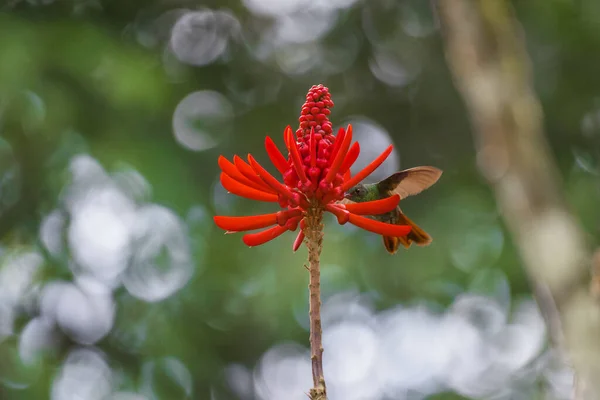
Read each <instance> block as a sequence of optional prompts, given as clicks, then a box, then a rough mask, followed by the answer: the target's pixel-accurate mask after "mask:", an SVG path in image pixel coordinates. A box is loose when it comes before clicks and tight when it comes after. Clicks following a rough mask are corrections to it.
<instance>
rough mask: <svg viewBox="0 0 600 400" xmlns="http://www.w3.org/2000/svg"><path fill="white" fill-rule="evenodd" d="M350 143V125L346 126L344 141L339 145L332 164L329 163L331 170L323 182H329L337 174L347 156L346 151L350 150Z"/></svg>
mask: <svg viewBox="0 0 600 400" xmlns="http://www.w3.org/2000/svg"><path fill="white" fill-rule="evenodd" d="M351 142H352V125H348V130H347V131H346V135H345V136H344V141H343V142H342V144H341V145H340V147H339V149H338V151H337V154H336V155H335V158H334V159H333V162H332V163H331V168H330V169H329V172H328V173H327V176H326V177H325V181H327V182H331V181H333V178H334V177H335V174H337V173H338V171H339V170H340V167H341V166H342V163H343V162H344V158H346V154H348V149H349V148H350V143H351Z"/></svg>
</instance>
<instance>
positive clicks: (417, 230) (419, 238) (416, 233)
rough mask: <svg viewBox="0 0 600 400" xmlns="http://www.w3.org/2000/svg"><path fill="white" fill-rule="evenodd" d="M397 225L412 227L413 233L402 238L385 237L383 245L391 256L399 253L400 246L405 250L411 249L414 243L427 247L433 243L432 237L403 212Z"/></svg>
mask: <svg viewBox="0 0 600 400" xmlns="http://www.w3.org/2000/svg"><path fill="white" fill-rule="evenodd" d="M395 224H396V225H410V226H411V228H412V229H411V231H410V233H409V234H408V235H406V236H400V237H392V236H384V237H383V244H384V246H385V249H386V250H387V251H388V253H390V254H394V253H395V252H396V251H398V247H399V246H400V244H402V246H404V247H405V248H409V247H410V245H411V244H412V243H413V242H414V243H415V244H416V245H417V246H427V245H428V244H429V243H431V240H432V239H431V236H429V235H428V234H427V232H425V231H424V230H423V229H421V227H420V226H419V225H417V224H415V223H414V222H413V221H412V220H411V219H410V218H408V217H407V216H406V215H404V214H403V213H402V212H400V213H399V215H398V219H397V220H396V221H395Z"/></svg>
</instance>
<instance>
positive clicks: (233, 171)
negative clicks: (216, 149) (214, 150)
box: [218, 156, 275, 193]
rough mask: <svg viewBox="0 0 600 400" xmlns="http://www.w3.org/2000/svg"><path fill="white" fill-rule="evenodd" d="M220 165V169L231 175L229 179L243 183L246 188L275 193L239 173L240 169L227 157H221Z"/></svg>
mask: <svg viewBox="0 0 600 400" xmlns="http://www.w3.org/2000/svg"><path fill="white" fill-rule="evenodd" d="M218 164H219V167H220V168H221V171H223V172H225V173H226V174H227V175H229V177H231V178H233V179H235V180H236V181H238V182H240V183H243V184H244V185H246V186H250V187H252V188H254V189H257V190H261V191H265V192H269V193H275V192H274V191H273V190H272V189H271V188H269V187H266V186H265V185H259V184H257V183H255V182H253V181H251V180H250V179H248V178H246V177H245V176H244V175H243V174H242V173H241V172H240V171H239V169H238V168H237V167H236V166H235V165H234V164H233V163H232V162H231V161H229V160H228V159H226V158H225V157H223V156H219V160H218Z"/></svg>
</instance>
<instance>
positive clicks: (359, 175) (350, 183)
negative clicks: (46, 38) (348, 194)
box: [342, 145, 394, 191]
mask: <svg viewBox="0 0 600 400" xmlns="http://www.w3.org/2000/svg"><path fill="white" fill-rule="evenodd" d="M393 148H394V146H392V145H390V146H389V147H388V148H387V149H385V151H384V152H383V153H381V154H380V155H379V157H377V158H376V159H375V160H373V161H372V162H371V163H370V164H369V165H367V166H366V167H365V168H363V170H362V171H360V172H359V173H357V174H356V175H354V176H353V177H352V178H351V179H350V180H348V181H346V182H344V185H343V186H342V189H344V191H347V190H348V189H350V188H351V187H353V186H355V185H356V184H358V183H360V182H361V181H362V180H363V179H365V178H366V177H367V176H369V175H371V173H372V172H373V171H375V170H376V169H377V168H378V167H379V166H380V165H381V164H382V163H383V162H384V161H385V159H386V158H388V156H389V155H390V153H391V152H392V150H393Z"/></svg>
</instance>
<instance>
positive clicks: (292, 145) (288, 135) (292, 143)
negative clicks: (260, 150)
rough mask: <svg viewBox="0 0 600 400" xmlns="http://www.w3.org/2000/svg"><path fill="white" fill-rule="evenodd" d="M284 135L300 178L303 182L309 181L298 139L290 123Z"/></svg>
mask: <svg viewBox="0 0 600 400" xmlns="http://www.w3.org/2000/svg"><path fill="white" fill-rule="evenodd" d="M283 135H284V139H285V143H286V145H287V148H288V151H289V152H290V156H291V157H292V162H293V165H294V169H295V170H296V173H297V174H298V178H300V181H301V182H308V179H307V178H306V174H305V173H304V165H303V164H302V159H301V158H300V153H298V147H297V146H296V139H294V134H293V132H292V128H290V126H289V125H288V127H287V128H285V132H284V133H283Z"/></svg>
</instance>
